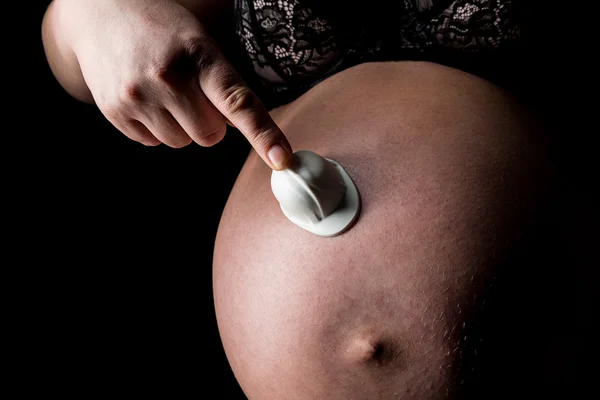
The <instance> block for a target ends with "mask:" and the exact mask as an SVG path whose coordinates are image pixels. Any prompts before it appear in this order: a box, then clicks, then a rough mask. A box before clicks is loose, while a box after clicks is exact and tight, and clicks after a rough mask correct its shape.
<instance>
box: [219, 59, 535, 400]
mask: <svg viewBox="0 0 600 400" xmlns="http://www.w3.org/2000/svg"><path fill="white" fill-rule="evenodd" d="M272 115H273V117H274V119H275V120H276V122H277V123H278V124H279V126H280V127H281V128H282V130H283V131H284V132H285V133H286V134H287V135H288V137H289V139H290V142H291V144H292V146H293V147H294V149H295V150H300V149H308V150H312V151H315V152H317V153H319V154H320V155H322V156H324V157H327V158H331V159H334V160H336V161H338V162H339V163H340V164H342V165H343V166H344V168H345V169H346V171H347V172H348V173H349V174H350V175H351V176H352V178H353V180H354V181H355V183H356V185H357V187H358V190H359V191H360V194H361V197H362V204H363V207H362V213H361V215H360V217H359V219H358V221H357V222H356V224H355V226H354V227H353V228H352V229H351V230H349V231H348V232H346V233H344V234H343V235H341V236H338V237H334V238H322V237H319V236H316V235H313V234H311V233H309V232H306V231H304V230H302V229H300V228H299V227H297V226H296V225H294V224H292V223H291V222H290V221H288V220H287V219H286V218H285V217H284V215H283V213H282V212H281V210H280V208H279V206H278V203H277V201H276V199H275V198H274V196H273V195H272V192H271V189H270V170H269V169H268V168H267V167H266V166H265V165H264V163H263V162H262V161H261V160H260V159H259V158H258V157H257V156H256V154H254V153H251V154H250V156H249V158H248V160H247V162H246V164H245V165H244V167H243V170H242V171H241V173H240V175H239V177H238V180H237V182H236V184H235V186H234V188H233V190H232V192H231V195H230V198H229V200H228V203H227V206H226V208H225V210H224V213H223V216H222V220H221V224H220V227H219V232H218V235H217V240H216V243H215V252H214V268H213V272H214V274H213V276H214V298H215V307H216V312H217V319H218V323H219V330H220V333H221V338H222V340H223V345H224V348H225V351H226V353H227V356H228V359H229V362H230V364H231V366H232V368H233V371H234V373H235V374H236V377H237V378H238V380H239V381H240V384H241V386H242V388H243V389H244V391H245V392H246V394H247V395H248V396H249V397H250V398H273V399H275V398H277V399H320V398H323V399H325V398H326V399H336V398H340V399H349V398H354V399H362V398H364V399H375V398H389V399H392V398H415V399H427V398H438V397H436V396H438V395H439V393H446V391H447V390H450V389H451V388H452V386H453V377H455V376H456V374H457V368H458V365H457V360H458V352H457V351H456V349H458V346H459V345H460V343H461V341H462V340H463V336H464V331H463V328H465V321H466V320H467V315H468V314H469V310H471V309H473V308H474V307H475V303H476V300H474V299H476V298H477V293H478V292H479V290H480V288H481V287H483V285H484V283H485V281H486V279H487V278H488V277H489V276H490V273H491V272H493V271H494V269H495V268H497V266H496V265H495V264H494V261H493V260H494V256H495V255H497V254H498V252H500V251H502V246H503V245H504V244H505V243H506V242H507V240H509V239H510V238H511V237H512V235H513V231H514V229H513V228H514V224H512V223H508V222H507V221H515V220H518V219H519V218H520V217H521V216H522V215H524V213H525V212H526V210H525V209H524V208H523V207H522V206H521V202H520V200H522V199H523V198H524V197H527V195H528V194H527V193H528V189H527V188H530V187H533V186H535V185H532V184H531V182H532V180H533V179H534V177H533V176H532V174H531V173H528V172H527V171H530V170H531V168H530V167H531V163H534V162H536V161H534V160H535V157H533V156H532V154H535V151H532V149H533V148H535V145H534V142H535V141H534V140H533V139H532V136H531V135H530V134H529V131H530V130H529V129H528V127H527V126H528V124H527V122H526V120H525V117H524V116H523V114H522V113H521V112H520V111H519V110H518V108H517V107H516V106H515V105H514V103H513V101H512V100H511V99H510V97H509V96H508V95H507V94H506V93H504V92H502V91H501V90H499V89H498V88H496V87H494V86H492V85H490V84H488V83H487V82H485V81H482V80H480V79H478V78H475V77H472V76H470V75H467V74H464V73H462V72H459V71H456V70H453V69H450V68H446V67H441V66H437V65H434V64H428V63H377V64H365V65H361V66H358V67H355V68H352V69H350V70H347V71H344V72H342V73H340V74H337V75H335V76H334V77H332V78H330V79H328V80H327V81H325V82H323V83H321V84H320V85H318V86H316V87H315V88H313V89H312V90H311V91H309V92H308V93H306V94H305V95H304V96H302V97H301V98H299V99H298V100H296V101H295V102H293V103H291V104H289V105H286V106H284V107H281V108H279V109H276V110H273V111H272ZM526 154H527V155H526ZM515 188H518V190H519V191H520V192H519V196H515V195H514V193H515V192H514V190H515ZM517 197H518V198H517ZM393 396H397V397H393Z"/></svg>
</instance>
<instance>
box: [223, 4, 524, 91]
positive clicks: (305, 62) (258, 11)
mask: <svg viewBox="0 0 600 400" xmlns="http://www.w3.org/2000/svg"><path fill="white" fill-rule="evenodd" d="M399 1H402V2H403V7H402V12H401V13H400V15H395V16H394V17H393V20H394V22H396V23H394V24H393V25H394V26H391V27H387V28H386V29H385V30H381V31H380V32H385V34H381V33H380V34H379V37H378V36H377V35H375V36H374V35H372V34H369V32H368V29H367V28H365V27H363V26H361V25H360V24H357V26H356V29H355V30H354V31H353V32H352V33H351V34H349V33H348V32H347V31H343V30H340V29H337V28H336V26H337V25H336V23H335V22H336V21H332V20H330V19H329V20H328V19H326V18H325V17H324V16H322V15H317V14H316V12H315V11H314V10H313V9H312V8H311V7H310V5H307V4H306V3H307V2H306V1H303V0H236V1H235V13H234V16H235V27H236V36H237V38H238V40H239V41H240V43H241V46H242V47H241V48H242V53H243V55H242V57H244V58H245V59H246V61H248V62H250V63H251V65H252V69H253V70H254V72H255V74H256V75H257V76H258V77H259V81H260V86H261V88H260V90H259V91H262V92H263V94H264V95H267V96H268V95H269V94H271V95H272V94H278V95H279V98H280V99H281V101H289V100H291V99H293V98H294V97H295V96H298V95H300V94H301V93H302V92H304V91H306V90H308V89H309V88H310V87H312V86H314V85H315V84H316V83H318V82H320V81H321V80H323V79H325V78H326V77H328V76H330V75H331V74H333V73H335V72H338V71H340V70H342V69H344V68H348V67H350V66H352V65H356V64H358V63H361V62H367V61H372V60H401V59H406V58H413V59H414V58H418V56H415V54H419V53H429V52H436V51H440V50H442V51H447V50H451V51H459V52H465V53H474V52H481V51H489V50H492V51H493V50H494V49H498V48H500V47H503V46H510V44H511V43H513V42H515V41H517V40H518V39H519V38H520V36H521V32H520V28H519V26H518V24H516V22H515V19H514V18H512V14H513V13H512V11H513V8H514V4H513V3H514V1H513V0H437V1H435V0H434V1H432V0H399ZM384 11H385V10H384ZM282 94H286V96H282Z"/></svg>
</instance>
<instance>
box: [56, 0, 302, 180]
mask: <svg viewBox="0 0 600 400" xmlns="http://www.w3.org/2000/svg"><path fill="white" fill-rule="evenodd" d="M56 1H57V3H58V4H59V6H60V11H58V13H59V20H60V22H61V24H62V25H64V29H65V31H66V42H67V43H68V46H69V48H70V49H71V50H72V51H73V53H74V55H75V57H76V59H77V61H78V63H79V67H80V69H81V73H82V75H83V78H84V80H85V84H86V85H87V87H88V89H89V91H90V93H91V96H92V97H93V100H94V102H95V103H96V104H97V106H98V107H99V108H100V110H101V112H102V113H103V114H104V116H106V118H107V119H108V120H109V121H110V122H111V123H112V124H113V125H114V126H115V127H116V128H117V129H119V130H120V131H121V132H123V133H124V134H125V135H126V136H127V137H129V138H130V139H133V140H135V141H137V142H140V143H143V144H145V145H148V146H155V145H158V144H160V143H161V142H162V143H164V144H166V145H168V146H171V147H175V148H180V147H184V146H186V145H188V144H190V143H191V142H192V141H194V142H196V143H198V144H200V145H202V146H212V145H214V144H216V143H218V142H219V141H220V140H221V139H222V138H223V136H224V135H225V131H226V122H227V121H229V122H230V123H231V124H232V125H234V126H235V127H237V128H238V129H239V130H240V131H241V132H242V134H244V136H245V137H246V138H247V139H248V140H249V141H250V144H251V145H252V147H253V148H254V149H255V150H256V152H257V153H258V154H259V155H260V156H261V157H262V158H263V160H264V161H265V162H266V163H267V164H268V165H269V166H270V167H271V168H273V169H283V168H285V167H286V166H287V164H288V163H289V161H290V159H291V146H290V144H289V143H288V141H287V139H286V137H285V135H284V134H283V133H282V132H281V130H280V129H279V128H278V127H277V125H276V124H275V122H274V121H273V120H272V119H271V117H270V115H269V113H268V112H267V110H266V108H265V107H264V105H263V104H262V103H261V102H260V100H259V99H258V98H257V97H256V95H255V94H254V93H253V92H252V91H251V90H250V89H249V88H248V86H247V85H246V84H245V83H244V82H243V81H242V79H241V78H240V77H239V75H238V74H237V72H236V71H235V70H234V68H233V67H232V66H231V65H230V64H229V62H228V61H227V60H226V59H225V57H224V56H223V54H222V53H221V51H220V49H219V47H218V45H217V44H216V43H215V42H214V41H213V39H212V38H211V37H210V36H209V35H208V34H207V32H206V30H205V29H204V28H203V26H202V25H201V24H200V22H199V21H198V19H197V18H196V17H194V15H192V14H191V13H190V12H189V11H188V10H186V9H185V8H183V7H182V6H180V5H179V4H177V3H176V2H173V1H166V0H103V1H96V0H62V3H61V0H56Z"/></svg>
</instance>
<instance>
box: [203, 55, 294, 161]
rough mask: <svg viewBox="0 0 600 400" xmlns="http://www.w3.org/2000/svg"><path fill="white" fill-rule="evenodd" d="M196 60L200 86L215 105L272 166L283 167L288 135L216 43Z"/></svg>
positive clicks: (289, 151) (288, 153)
mask: <svg viewBox="0 0 600 400" xmlns="http://www.w3.org/2000/svg"><path fill="white" fill-rule="evenodd" d="M203 50H204V51H203V52H202V54H200V55H199V58H200V59H199V60H198V75H199V83H200V88H201V89H202V91H203V92H204V94H205V95H206V97H207V98H208V99H209V100H210V101H211V103H213V104H214V106H215V107H216V108H217V109H218V110H219V111H220V112H221V114H223V115H224V116H225V118H226V119H228V120H229V121H231V123H232V124H233V125H235V127H236V128H238V129H239V130H240V132H242V134H243V135H244V136H245V137H246V138H247V139H248V141H249V142H250V145H251V146H252V147H253V148H254V150H256V152H257V153H258V155H259V156H260V157H261V158H262V159H263V160H264V161H265V162H266V163H267V165H269V166H270V167H271V168H272V169H275V170H281V169H285V168H286V167H287V166H288V164H289V162H290V160H291V156H292V147H291V146H290V143H289V142H288V140H287V138H286V137H285V135H284V134H283V132H282V131H281V129H279V127H278V126H277V124H276V123H275V121H273V119H272V118H271V116H270V115H269V112H268V111H267V109H266V107H265V106H264V104H263V103H262V102H261V101H260V99H259V98H258V97H257V96H256V94H254V92H252V90H251V89H250V88H249V87H248V86H247V85H246V83H245V82H244V81H243V80H242V78H241V77H240V76H239V75H238V73H237V72H236V71H235V69H234V68H233V66H232V65H231V64H230V63H229V62H228V61H227V60H226V59H225V56H224V55H223V54H222V53H221V51H220V50H219V49H218V47H217V46H216V44H212V45H209V46H205V47H204V49H203Z"/></svg>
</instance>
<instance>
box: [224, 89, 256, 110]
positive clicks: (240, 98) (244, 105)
mask: <svg viewBox="0 0 600 400" xmlns="http://www.w3.org/2000/svg"><path fill="white" fill-rule="evenodd" d="M223 104H224V106H225V109H226V110H228V111H229V112H230V113H231V114H240V113H243V112H244V111H246V110H250V109H253V108H254V107H255V106H256V100H255V97H254V94H253V93H252V92H251V91H250V89H249V88H247V87H245V86H239V85H237V86H232V87H230V88H228V89H227V90H225V93H224V94H223Z"/></svg>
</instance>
